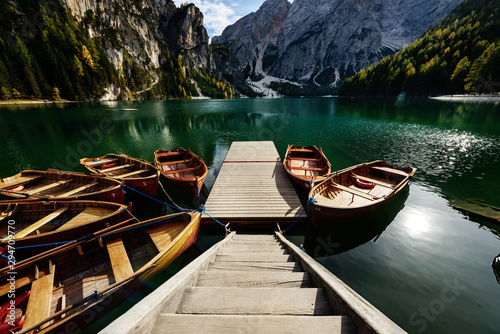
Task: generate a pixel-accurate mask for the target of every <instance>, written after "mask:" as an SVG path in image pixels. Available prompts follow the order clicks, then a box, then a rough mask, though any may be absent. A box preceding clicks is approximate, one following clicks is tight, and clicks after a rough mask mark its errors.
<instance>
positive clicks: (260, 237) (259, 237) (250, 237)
mask: <svg viewBox="0 0 500 334" xmlns="http://www.w3.org/2000/svg"><path fill="white" fill-rule="evenodd" d="M240 240H246V241H278V239H276V237H275V236H274V235H272V234H236V235H235V236H234V237H233V240H231V241H240Z"/></svg>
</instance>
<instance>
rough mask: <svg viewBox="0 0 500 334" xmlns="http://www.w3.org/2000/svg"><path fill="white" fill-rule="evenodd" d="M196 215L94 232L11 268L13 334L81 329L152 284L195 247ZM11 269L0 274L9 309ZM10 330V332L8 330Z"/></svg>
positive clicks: (2, 299)
mask: <svg viewBox="0 0 500 334" xmlns="http://www.w3.org/2000/svg"><path fill="white" fill-rule="evenodd" d="M200 216H201V213H200V212H195V213H181V214H174V215H170V216H164V217H159V218H155V219H152V220H148V221H144V222H139V223H135V224H132V225H128V226H123V227H120V228H118V229H117V228H108V229H106V230H102V231H100V232H97V233H96V234H95V235H94V237H92V238H90V239H89V240H86V241H73V242H71V243H69V244H67V245H63V246H59V247H57V248H55V249H53V250H51V251H47V252H44V253H42V254H39V255H37V256H33V257H31V258H29V259H26V260H24V261H21V262H17V263H16V265H15V272H16V276H15V277H16V280H15V285H16V295H23V294H26V293H29V297H28V298H27V300H26V301H25V302H23V303H21V304H20V305H16V314H17V315H18V316H21V315H22V316H24V317H25V318H24V320H23V324H22V328H21V329H18V330H19V331H18V332H17V333H28V332H32V331H33V330H34V331H35V332H36V333H48V332H56V333H58V332H66V331H67V330H68V328H84V327H86V326H88V325H89V318H91V317H92V319H94V318H96V317H97V318H99V317H101V316H103V315H104V314H105V313H107V312H109V311H110V310H111V309H112V308H113V307H116V306H118V305H120V304H121V303H123V302H124V301H125V300H126V298H128V297H130V296H131V295H132V294H133V293H135V292H137V290H138V289H140V288H141V287H143V286H144V284H145V283H147V282H150V280H151V279H152V278H154V277H155V276H156V275H157V274H158V273H160V272H161V271H162V270H163V269H164V268H165V267H167V266H168V265H169V264H170V263H171V262H172V261H173V260H174V259H175V258H177V257H178V256H179V255H180V254H182V252H184V251H185V250H186V249H188V248H189V247H190V246H191V245H192V244H194V243H195V241H196V237H197V233H198V229H199V225H200ZM11 270H12V268H9V267H5V268H3V269H1V270H0V280H1V281H2V282H3V283H2V284H3V285H1V286H0V305H4V304H5V303H9V291H10V289H11V288H10V285H11V284H10V282H8V281H7V279H8V278H9V277H10V275H12V274H11ZM9 329H13V328H9Z"/></svg>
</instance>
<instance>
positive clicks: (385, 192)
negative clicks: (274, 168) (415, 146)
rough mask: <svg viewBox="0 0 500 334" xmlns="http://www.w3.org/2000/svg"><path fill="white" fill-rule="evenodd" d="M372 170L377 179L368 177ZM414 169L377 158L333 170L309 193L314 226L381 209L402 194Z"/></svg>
mask: <svg viewBox="0 0 500 334" xmlns="http://www.w3.org/2000/svg"><path fill="white" fill-rule="evenodd" d="M372 170H375V173H378V174H377V175H378V178H376V177H375V176H371V177H372V178H370V177H368V176H370V174H369V173H371V171H372ZM415 171H416V169H415V168H413V167H396V166H392V165H389V164H387V163H386V162H385V161H382V160H377V161H373V162H370V163H365V164H360V165H356V166H353V167H349V168H346V169H343V170H341V171H338V172H336V173H335V174H333V175H332V176H330V177H328V178H327V179H326V180H325V181H323V182H322V183H320V184H318V185H316V186H315V187H314V188H313V189H312V190H311V191H310V193H309V199H310V201H312V202H313V203H312V204H311V205H310V212H309V216H310V217H311V220H312V224H313V226H316V227H319V226H326V225H331V224H335V223H339V222H344V221H345V220H347V219H351V218H359V217H361V216H364V215H367V214H370V213H371V212H373V211H375V210H378V209H380V208H381V207H383V206H385V205H387V204H388V203H390V202H391V201H392V200H394V198H396V197H397V196H398V195H399V194H400V193H401V191H402V190H403V188H404V187H405V186H406V185H408V183H409V182H410V180H411V178H412V176H413V174H414V173H415ZM384 173H385V174H384ZM374 175H375V174H374ZM384 177H385V178H384ZM356 181H363V183H359V182H356ZM370 181H372V182H373V183H372V182H370ZM360 184H361V185H363V187H364V188H363V187H361V186H360Z"/></svg>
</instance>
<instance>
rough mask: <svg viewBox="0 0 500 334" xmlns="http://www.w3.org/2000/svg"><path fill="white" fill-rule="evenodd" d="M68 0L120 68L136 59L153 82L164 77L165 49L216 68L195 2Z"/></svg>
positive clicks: (205, 67) (195, 63) (204, 66)
mask: <svg viewBox="0 0 500 334" xmlns="http://www.w3.org/2000/svg"><path fill="white" fill-rule="evenodd" d="M64 1H65V3H66V5H67V6H68V8H69V9H70V11H71V13H72V14H73V16H75V18H76V19H77V20H78V21H79V22H80V23H83V24H84V26H85V27H86V28H87V30H88V31H89V34H90V35H91V37H94V38H97V39H98V40H99V41H100V43H101V44H103V46H104V48H105V50H106V52H107V54H108V56H109V58H110V60H111V62H112V63H113V64H114V65H115V67H116V68H117V69H119V70H121V69H123V68H124V67H125V66H124V64H128V65H129V64H130V63H134V64H135V65H134V66H135V67H136V68H139V69H140V70H141V71H143V73H144V74H143V76H147V77H148V80H147V81H148V82H149V83H150V85H154V84H155V83H156V82H158V80H159V77H160V71H159V68H160V67H161V64H162V63H163V62H164V61H165V60H166V59H168V57H166V52H169V53H170V54H171V55H173V56H177V55H179V56H180V57H181V58H182V59H183V63H184V65H185V66H186V67H187V68H189V69H196V68H201V69H203V70H205V71H209V72H212V71H213V70H214V69H215V64H214V61H213V57H212V53H211V51H210V47H209V45H208V41H209V38H208V34H207V32H206V30H205V28H204V27H203V14H202V13H201V12H200V10H199V9H198V8H196V7H195V6H194V5H186V6H181V7H180V8H177V7H176V6H175V4H174V3H173V2H171V1H161V0H139V1H131V0H64ZM129 67H130V66H129ZM143 89H147V87H143ZM111 98H112V97H111Z"/></svg>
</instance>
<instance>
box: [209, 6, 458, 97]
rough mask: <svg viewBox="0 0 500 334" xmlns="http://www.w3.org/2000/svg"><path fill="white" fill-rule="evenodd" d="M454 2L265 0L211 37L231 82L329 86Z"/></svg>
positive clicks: (402, 42)
mask: <svg viewBox="0 0 500 334" xmlns="http://www.w3.org/2000/svg"><path fill="white" fill-rule="evenodd" d="M460 1H461V0H433V1H429V0H295V1H293V3H291V4H290V3H288V2H287V1H286V0H267V1H266V2H264V4H263V5H262V6H261V7H260V8H259V10H258V11H257V12H255V13H251V14H249V15H247V16H245V17H243V18H242V19H240V20H239V21H237V22H236V23H235V24H233V25H232V26H229V27H227V28H226V29H225V30H224V31H223V33H222V35H221V36H216V37H214V38H213V39H212V46H213V49H214V56H215V62H216V65H217V68H218V69H219V70H221V71H222V72H223V73H224V75H225V77H226V78H228V79H229V80H232V81H233V82H234V83H236V84H238V86H240V87H241V86H243V85H244V80H246V79H251V80H253V81H256V80H258V79H260V78H262V77H263V76H272V77H276V78H281V79H286V80H289V81H291V82H295V83H296V82H298V83H307V84H311V85H319V86H328V85H337V84H338V83H339V82H340V81H341V80H343V79H344V78H346V77H349V76H351V75H353V74H354V73H356V72H357V71H359V70H361V69H363V68H365V67H367V66H369V65H371V64H373V63H376V62H378V61H380V60H381V59H382V58H384V57H385V56H388V55H390V54H393V53H394V52H396V51H398V50H400V49H401V48H403V47H404V46H406V45H408V44H410V43H411V42H413V41H414V40H415V39H416V38H418V37H419V36H420V35H421V34H422V33H424V32H425V31H426V30H427V29H428V28H429V27H431V26H432V25H434V24H435V23H437V22H438V21H439V20H441V19H442V18H443V17H444V16H446V15H447V14H448V13H449V12H450V11H451V10H452V9H453V8H454V7H455V6H456V5H457V4H458V3H459V2H460Z"/></svg>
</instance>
